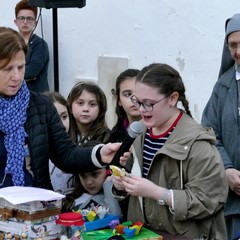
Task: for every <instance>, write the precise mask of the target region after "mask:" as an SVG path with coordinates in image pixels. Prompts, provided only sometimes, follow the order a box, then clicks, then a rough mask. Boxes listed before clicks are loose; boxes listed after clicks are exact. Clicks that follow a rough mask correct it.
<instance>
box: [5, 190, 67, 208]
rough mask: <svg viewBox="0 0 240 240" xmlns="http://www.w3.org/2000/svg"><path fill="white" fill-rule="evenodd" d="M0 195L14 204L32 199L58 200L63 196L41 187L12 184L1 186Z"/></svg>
mask: <svg viewBox="0 0 240 240" xmlns="http://www.w3.org/2000/svg"><path fill="white" fill-rule="evenodd" d="M0 197H1V198H4V199H5V200H7V201H9V202H10V203H12V204H14V205H16V204H21V203H27V202H32V201H53V200H60V199H62V198H64V197H65V196H64V195H62V194H60V193H56V192H54V191H51V190H47V189H42V188H34V187H18V186H13V187H5V188H1V189H0Z"/></svg>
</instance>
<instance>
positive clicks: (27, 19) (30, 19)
mask: <svg viewBox="0 0 240 240" xmlns="http://www.w3.org/2000/svg"><path fill="white" fill-rule="evenodd" d="M17 20H18V21H20V22H25V20H26V21H27V22H28V23H30V22H32V21H33V20H34V18H33V17H23V16H21V17H17Z"/></svg>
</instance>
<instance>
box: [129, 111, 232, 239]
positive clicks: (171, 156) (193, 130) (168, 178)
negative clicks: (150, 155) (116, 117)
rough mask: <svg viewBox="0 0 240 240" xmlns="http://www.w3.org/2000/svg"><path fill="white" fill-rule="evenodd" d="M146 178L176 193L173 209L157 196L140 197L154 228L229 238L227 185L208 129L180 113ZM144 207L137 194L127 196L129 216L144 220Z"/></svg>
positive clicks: (138, 161) (139, 145) (138, 167)
mask: <svg viewBox="0 0 240 240" xmlns="http://www.w3.org/2000/svg"><path fill="white" fill-rule="evenodd" d="M144 136H145V134H142V135H141V136H139V137H138V138H137V139H136V140H135V141H134V144H133V152H134V154H133V155H134V163H133V167H132V174H133V175H139V176H141V173H142V153H143V142H144ZM147 179H149V180H150V181H152V182H154V183H156V184H157V185H159V186H162V187H165V188H168V189H172V190H173V195H174V213H171V212H170V211H169V208H168V206H160V205H158V203H157V201H156V200H153V199H150V198H145V199H144V200H145V201H144V202H145V214H146V219H147V222H148V223H149V224H150V226H151V227H152V228H153V229H155V230H161V231H166V232H168V233H171V234H175V235H182V236H186V237H190V238H199V237H200V236H206V237H207V239H219V240H224V239H227V236H226V228H225V221H224V215H223V207H224V203H225V201H226V198H227V194H228V185H227V179H226V175H225V170H224V167H223V163H222V160H221V157H220V155H219V153H218V150H217V149H216V147H215V135H214V133H213V131H212V129H210V128H208V129H206V128H203V127H202V126H201V125H200V124H198V123H197V122H195V121H194V120H193V119H192V118H190V117H189V116H187V115H186V114H185V113H184V114H183V116H182V118H181V119H180V121H179V122H178V124H177V126H176V128H175V129H174V131H173V132H172V134H171V135H170V136H169V138H168V140H167V141H166V143H165V144H164V146H163V147H162V148H161V149H160V150H159V151H158V152H157V153H156V155H155V156H154V159H153V161H152V164H151V166H150V169H149V173H148V176H147ZM142 206H143V204H142V198H141V197H134V196H131V197H130V200H129V209H128V220H132V221H139V220H140V221H143V222H145V223H146V221H145V220H144V217H143V211H142Z"/></svg>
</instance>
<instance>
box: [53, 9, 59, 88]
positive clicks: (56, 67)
mask: <svg viewBox="0 0 240 240" xmlns="http://www.w3.org/2000/svg"><path fill="white" fill-rule="evenodd" d="M52 18H53V19H52V20H53V63H54V64H53V67H54V91H56V92H59V65H58V15H57V8H53V9H52Z"/></svg>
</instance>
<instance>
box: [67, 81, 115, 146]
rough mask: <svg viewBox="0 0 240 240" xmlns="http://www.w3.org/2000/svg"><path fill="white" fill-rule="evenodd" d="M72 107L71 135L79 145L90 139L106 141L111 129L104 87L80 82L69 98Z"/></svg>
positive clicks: (70, 107)
mask: <svg viewBox="0 0 240 240" xmlns="http://www.w3.org/2000/svg"><path fill="white" fill-rule="evenodd" d="M67 102H68V106H69V109H70V117H71V127H70V136H71V138H72V139H73V141H74V142H75V143H77V144H79V145H82V144H83V143H86V142H88V141H92V140H94V141H99V142H101V143H106V142H108V140H109V136H110V130H109V128H108V126H107V124H106V121H105V115H106V111H107V99H106V96H105V94H104V92H103V91H102V89H101V88H100V87H99V86H98V85H97V84H96V83H93V82H90V81H82V82H78V83H77V84H76V85H75V86H74V87H73V88H72V90H71V91H70V93H69V95H68V98H67Z"/></svg>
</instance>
